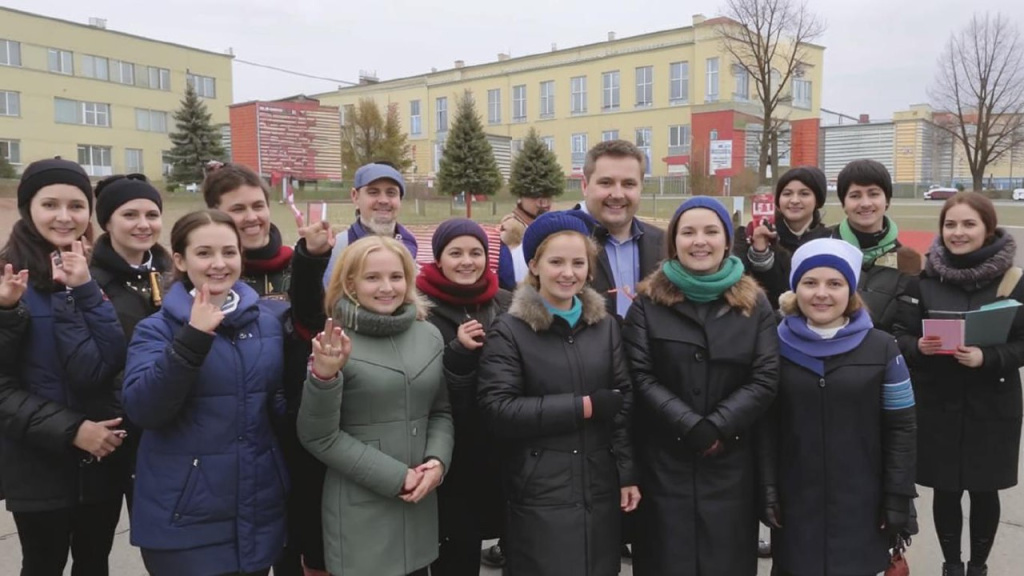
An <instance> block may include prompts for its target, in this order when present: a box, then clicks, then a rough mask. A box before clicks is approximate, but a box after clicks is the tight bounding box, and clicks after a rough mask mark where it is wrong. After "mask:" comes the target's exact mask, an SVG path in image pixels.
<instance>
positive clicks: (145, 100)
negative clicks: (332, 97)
mask: <svg viewBox="0 0 1024 576" xmlns="http://www.w3.org/2000/svg"><path fill="white" fill-rule="evenodd" d="M105 26H106V24H105V22H104V21H102V20H96V19H94V20H92V21H91V23H90V24H89V25H85V24H78V23H75V22H69V21H65V20H59V19H56V18H49V17H46V16H39V15H36V14H30V13H27V12H21V11H18V10H12V9H10V8H4V7H2V6H0V153H2V154H3V155H4V156H5V157H7V158H8V159H9V160H10V162H11V163H12V164H14V166H15V167H16V168H18V169H21V168H23V167H24V166H26V165H27V164H28V163H30V162H32V161H33V160H37V159H40V158H47V157H53V156H62V157H64V158H67V159H74V160H77V161H78V162H79V163H80V164H82V165H83V166H84V167H85V169H86V170H87V171H88V172H89V173H90V174H91V175H93V176H104V175H109V174H116V173H126V172H143V173H145V174H147V175H148V176H150V177H151V178H153V179H160V178H162V174H163V173H164V172H165V170H166V169H167V162H166V159H165V155H166V153H167V151H169V150H170V149H171V141H170V138H169V137H168V132H170V131H173V129H174V123H173V117H172V116H173V113H174V111H175V110H176V109H177V108H179V106H180V101H181V99H182V97H183V95H184V93H185V85H186V82H189V83H193V85H194V86H195V87H196V90H197V91H198V92H199V94H200V96H202V97H203V98H204V99H205V100H206V105H207V107H208V108H209V111H210V113H211V115H212V120H213V122H214V123H215V124H227V122H228V105H230V104H231V99H232V94H231V60H232V56H230V55H225V54H218V53H215V52H207V51H204V50H198V49H195V48H189V47H187V46H180V45H177V44H171V43H168V42H161V41H158V40H151V39H148V38H142V37H139V36H133V35H131V34H125V33H123V32H115V31H112V30H106V29H105Z"/></svg>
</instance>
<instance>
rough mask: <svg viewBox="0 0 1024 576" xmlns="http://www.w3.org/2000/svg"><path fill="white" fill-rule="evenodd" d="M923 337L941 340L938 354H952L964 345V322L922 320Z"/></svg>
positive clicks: (965, 322) (965, 323)
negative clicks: (935, 337) (934, 337)
mask: <svg viewBox="0 0 1024 576" xmlns="http://www.w3.org/2000/svg"><path fill="white" fill-rule="evenodd" d="M921 323H922V325H923V326H922V328H923V332H924V336H938V337H939V339H941V340H942V348H941V349H940V350H939V352H938V353H939V354H954V353H956V349H957V347H958V346H963V343H964V328H965V326H966V325H967V321H966V320H922V321H921Z"/></svg>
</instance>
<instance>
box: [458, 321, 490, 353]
mask: <svg viewBox="0 0 1024 576" xmlns="http://www.w3.org/2000/svg"><path fill="white" fill-rule="evenodd" d="M455 337H456V338H458V340H459V344H462V347H463V348H465V349H466V350H476V349H477V348H480V347H481V346H483V345H484V325H483V324H481V323H480V322H478V321H476V320H469V321H466V322H463V323H462V324H460V325H459V331H458V333H456V335H455Z"/></svg>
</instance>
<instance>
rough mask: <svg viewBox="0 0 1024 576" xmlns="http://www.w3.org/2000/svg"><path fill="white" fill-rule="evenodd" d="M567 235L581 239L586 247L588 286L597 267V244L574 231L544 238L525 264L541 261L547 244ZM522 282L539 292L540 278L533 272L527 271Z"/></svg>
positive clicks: (565, 231) (563, 231) (557, 233)
mask: <svg viewBox="0 0 1024 576" xmlns="http://www.w3.org/2000/svg"><path fill="white" fill-rule="evenodd" d="M569 234H573V235H576V236H578V237H580V238H582V239H583V245H584V246H586V249H587V283H588V284H589V283H590V282H591V281H592V280H593V279H594V268H595V266H597V251H598V248H597V244H596V243H595V242H594V240H593V238H591V237H590V236H584V235H583V234H580V233H579V232H576V231H575V230H562V231H560V232H555V233H554V234H551V235H550V236H548V237H547V238H545V239H544V241H543V242H541V243H540V246H537V251H536V252H534V254H533V260H531V261H530V262H527V264H530V263H531V262H537V261H539V260H540V259H541V257H542V256H544V251H545V250H547V248H548V243H549V242H551V239H552V238H558V237H559V236H566V235H569ZM523 280H524V281H526V283H527V284H529V285H530V286H533V287H534V288H535V289H537V290H540V278H538V277H537V276H536V275H534V273H533V271H531V270H527V273H526V278H524V279H523Z"/></svg>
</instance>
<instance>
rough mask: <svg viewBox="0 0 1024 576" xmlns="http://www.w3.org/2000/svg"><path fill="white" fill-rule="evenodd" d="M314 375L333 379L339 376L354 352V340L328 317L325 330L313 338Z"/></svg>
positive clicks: (324, 378)
mask: <svg viewBox="0 0 1024 576" xmlns="http://www.w3.org/2000/svg"><path fill="white" fill-rule="evenodd" d="M312 344H313V375H314V376H315V377H317V378H319V379H321V380H332V379H333V378H334V377H335V376H337V374H338V371H339V370H341V369H342V368H343V367H344V366H345V363H346V362H348V357H349V355H350V354H352V340H351V339H350V338H349V337H348V335H347V334H345V331H344V330H342V329H341V326H335V325H334V320H333V319H331V318H328V319H327V322H325V323H324V331H323V332H321V333H319V334H317V335H316V337H315V338H313V342H312Z"/></svg>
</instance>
